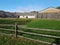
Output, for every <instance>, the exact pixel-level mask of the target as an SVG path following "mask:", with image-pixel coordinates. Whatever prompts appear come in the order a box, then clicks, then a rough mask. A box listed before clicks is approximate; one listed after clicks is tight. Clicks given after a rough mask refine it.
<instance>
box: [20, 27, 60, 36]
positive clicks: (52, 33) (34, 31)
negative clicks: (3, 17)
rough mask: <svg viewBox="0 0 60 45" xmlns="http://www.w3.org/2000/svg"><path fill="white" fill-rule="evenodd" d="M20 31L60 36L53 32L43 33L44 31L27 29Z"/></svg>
mask: <svg viewBox="0 0 60 45" xmlns="http://www.w3.org/2000/svg"><path fill="white" fill-rule="evenodd" d="M20 30H21V31H24V32H32V33H37V34H46V35H53V36H60V32H51V31H43V30H31V29H25V28H20Z"/></svg>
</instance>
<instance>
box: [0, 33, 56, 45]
mask: <svg viewBox="0 0 60 45" xmlns="http://www.w3.org/2000/svg"><path fill="white" fill-rule="evenodd" d="M0 34H3V35H8V36H11V35H13V36H15V34H6V33H0ZM18 37H21V38H25V39H28V40H31V41H36V42H40V43H44V44H49V45H50V44H51V43H50V42H45V41H41V40H36V39H32V38H27V37H24V36H20V35H18ZM54 45H55V43H54Z"/></svg>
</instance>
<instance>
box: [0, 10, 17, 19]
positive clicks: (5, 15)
mask: <svg viewBox="0 0 60 45" xmlns="http://www.w3.org/2000/svg"><path fill="white" fill-rule="evenodd" d="M16 17H17V16H16V15H15V14H14V13H12V12H6V11H2V10H0V18H16Z"/></svg>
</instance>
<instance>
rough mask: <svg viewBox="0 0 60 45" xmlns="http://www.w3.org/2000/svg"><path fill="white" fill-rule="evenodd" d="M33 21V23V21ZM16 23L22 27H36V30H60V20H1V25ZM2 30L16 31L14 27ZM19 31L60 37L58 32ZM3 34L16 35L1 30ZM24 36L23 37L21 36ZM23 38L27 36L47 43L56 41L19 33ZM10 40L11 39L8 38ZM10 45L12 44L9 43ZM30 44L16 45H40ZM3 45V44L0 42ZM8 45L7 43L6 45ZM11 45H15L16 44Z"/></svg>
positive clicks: (18, 43)
mask: <svg viewBox="0 0 60 45" xmlns="http://www.w3.org/2000/svg"><path fill="white" fill-rule="evenodd" d="M32 20H33V21H32ZM15 22H18V23H19V24H20V25H27V26H28V27H34V28H45V29H55V30H56V29H57V30H60V21H59V20H41V19H36V20H35V19H15V18H14V19H0V24H15ZM0 28H6V29H14V30H15V28H14V27H13V26H0ZM19 30H22V31H25V32H33V33H38V34H48V35H54V36H60V33H59V32H58V33H57V32H48V31H42V30H30V29H24V28H20V27H19ZM0 32H2V33H7V34H10V33H11V34H14V33H15V32H12V31H10V32H9V31H5V30H4V31H3V30H0ZM21 34H22V35H21ZM19 35H21V36H25V37H28V38H33V39H37V40H43V41H47V42H51V43H52V42H54V41H55V39H53V38H47V37H42V36H37V35H30V34H24V33H19ZM8 39H9V38H8ZM9 43H10V42H9ZM11 43H12V42H11ZM28 43H29V42H25V43H24V44H23V43H22V41H21V42H18V41H17V44H16V45H20V44H21V45H26V44H27V45H39V44H40V43H37V44H36V43H31V44H28ZM0 44H1V42H0ZM6 45H7V43H6ZM11 45H15V44H14V42H13V43H12V44H11ZM41 45H46V44H41Z"/></svg>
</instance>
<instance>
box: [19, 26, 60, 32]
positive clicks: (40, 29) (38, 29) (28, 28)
mask: <svg viewBox="0 0 60 45" xmlns="http://www.w3.org/2000/svg"><path fill="white" fill-rule="evenodd" d="M19 27H20V28H24V29H31V30H41V31H50V32H60V30H52V29H41V28H30V27H24V26H20V25H19Z"/></svg>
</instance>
